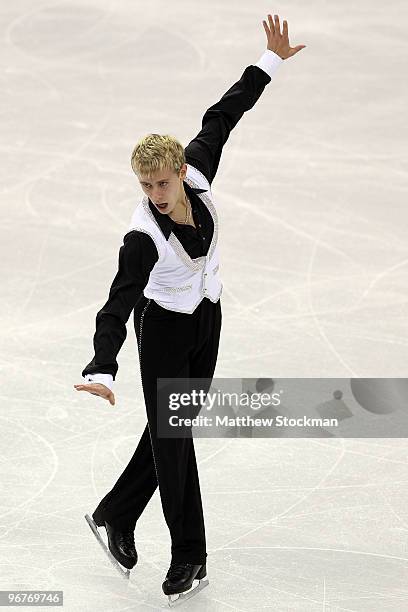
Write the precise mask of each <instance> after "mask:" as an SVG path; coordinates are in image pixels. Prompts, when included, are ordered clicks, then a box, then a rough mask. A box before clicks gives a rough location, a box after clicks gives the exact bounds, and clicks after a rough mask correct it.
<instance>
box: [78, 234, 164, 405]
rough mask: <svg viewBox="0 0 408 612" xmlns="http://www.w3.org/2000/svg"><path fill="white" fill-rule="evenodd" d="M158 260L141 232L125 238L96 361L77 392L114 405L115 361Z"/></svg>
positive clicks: (101, 315)
mask: <svg viewBox="0 0 408 612" xmlns="http://www.w3.org/2000/svg"><path fill="white" fill-rule="evenodd" d="M157 258H158V255H157V250H156V247H155V246H154V243H153V241H152V239H151V238H150V236H148V235H147V234H144V233H142V232H138V231H131V232H129V233H127V234H126V235H125V237H124V239H123V245H122V246H121V247H120V249H119V265H118V271H117V273H116V276H115V278H114V280H113V282H112V285H111V288H110V291H109V297H108V300H107V302H106V304H105V305H104V306H103V307H102V308H101V310H99V312H98V313H97V315H96V331H95V334H94V338H93V345H94V357H93V358H92V360H91V361H90V362H89V363H88V365H87V366H86V367H85V368H84V369H83V371H82V376H83V377H84V378H85V380H86V381H87V384H82V385H74V387H75V388H76V389H77V390H78V391H88V392H90V393H93V394H94V395H101V396H102V397H104V398H105V399H108V400H109V401H111V400H112V399H113V401H111V403H112V404H113V403H114V396H113V393H112V386H113V380H114V379H115V377H116V374H117V371H118V363H117V361H116V357H117V355H118V353H119V351H120V349H121V347H122V345H123V343H124V341H125V339H126V335H127V329H126V323H127V321H128V319H129V317H130V314H131V312H132V310H133V309H134V307H135V305H136V304H137V302H138V300H139V299H140V297H141V296H142V293H143V289H144V287H145V286H146V283H147V281H148V278H149V274H150V271H151V269H152V268H153V265H154V263H155V262H156V261H157Z"/></svg>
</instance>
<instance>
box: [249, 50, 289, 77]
mask: <svg viewBox="0 0 408 612" xmlns="http://www.w3.org/2000/svg"><path fill="white" fill-rule="evenodd" d="M282 62H283V58H282V57H280V55H278V54H277V53H275V51H272V50H271V49H266V50H265V51H264V53H263V54H262V55H261V57H260V58H259V60H258V61H257V62H256V64H254V65H255V66H258V67H259V68H261V70H263V71H264V72H266V73H267V74H269V76H270V77H271V78H272V76H273V74H274V73H275V72H276V70H277V69H278V68H279V66H280V65H281V63H282Z"/></svg>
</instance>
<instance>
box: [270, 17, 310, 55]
mask: <svg viewBox="0 0 408 612" xmlns="http://www.w3.org/2000/svg"><path fill="white" fill-rule="evenodd" d="M268 22H269V26H268V24H267V23H266V21H265V20H263V21H262V23H263V27H264V30H265V32H266V38H267V39H268V46H267V49H269V50H270V51H274V52H275V53H276V54H277V55H279V57H281V58H282V59H287V58H288V57H292V55H295V53H297V52H298V51H300V50H301V49H304V48H305V47H306V45H297V47H291V46H290V45H289V37H288V22H287V21H286V20H284V21H283V29H282V34H281V31H280V23H279V15H275V21H274V20H273V19H272V15H268Z"/></svg>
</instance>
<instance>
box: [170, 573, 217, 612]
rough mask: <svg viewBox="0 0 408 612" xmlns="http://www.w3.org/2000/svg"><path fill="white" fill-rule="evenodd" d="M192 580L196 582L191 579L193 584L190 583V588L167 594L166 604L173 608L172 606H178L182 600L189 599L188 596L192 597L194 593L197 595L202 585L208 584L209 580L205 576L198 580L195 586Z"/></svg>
mask: <svg viewBox="0 0 408 612" xmlns="http://www.w3.org/2000/svg"><path fill="white" fill-rule="evenodd" d="M194 582H197V580H193V584H192V585H191V588H190V589H189V590H188V591H184V593H175V594H174V595H167V597H168V605H169V607H170V608H174V606H179V605H180V604H182V603H183V602H184V601H186V599H190V597H194V595H197V593H198V592H199V591H201V590H202V589H203V588H204V587H206V586H208V585H209V580H208V578H207V577H205V578H202V579H201V580H199V581H198V585H197V586H194Z"/></svg>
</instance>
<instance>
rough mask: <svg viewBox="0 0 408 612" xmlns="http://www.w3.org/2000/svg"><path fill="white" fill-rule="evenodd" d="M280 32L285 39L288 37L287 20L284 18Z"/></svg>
mask: <svg viewBox="0 0 408 612" xmlns="http://www.w3.org/2000/svg"><path fill="white" fill-rule="evenodd" d="M282 34H283V36H284V38H286V39H288V38H289V34H288V22H287V21H286V19H284V21H283V28H282Z"/></svg>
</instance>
